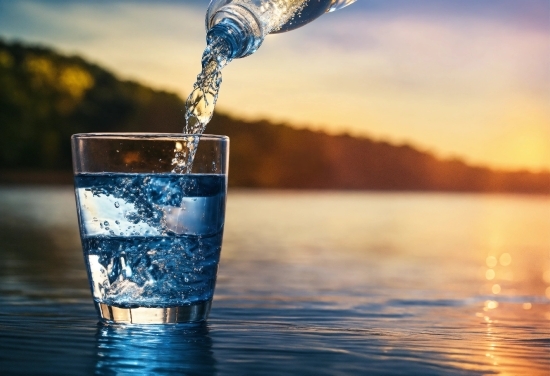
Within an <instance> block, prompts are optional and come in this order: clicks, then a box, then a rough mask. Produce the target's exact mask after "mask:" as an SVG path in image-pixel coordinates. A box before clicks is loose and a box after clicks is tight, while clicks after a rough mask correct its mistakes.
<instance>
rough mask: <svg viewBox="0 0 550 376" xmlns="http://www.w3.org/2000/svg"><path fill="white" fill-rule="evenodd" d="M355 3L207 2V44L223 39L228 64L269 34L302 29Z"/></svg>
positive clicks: (303, 0) (298, 0)
mask: <svg viewBox="0 0 550 376" xmlns="http://www.w3.org/2000/svg"><path fill="white" fill-rule="evenodd" d="M355 1H356V0H211V1H210V5H209V7H208V11H207V13H206V30H207V32H208V33H207V40H208V41H210V40H212V39H218V40H219V39H224V40H225V41H226V43H227V45H228V47H229V50H228V52H227V53H228V56H227V58H228V59H229V60H231V59H235V58H240V57H245V56H248V55H251V54H253V53H254V52H256V50H257V49H258V48H259V47H260V45H261V44H262V42H263V40H264V38H265V37H266V36H267V35H268V34H271V33H281V32H285V31H289V30H293V29H296V28H298V27H300V26H303V25H305V24H307V23H309V22H311V21H313V20H314V19H316V18H317V17H319V16H321V15H322V14H324V13H326V12H332V11H335V10H337V9H340V8H343V7H345V6H347V5H349V4H351V3H354V2H355Z"/></svg>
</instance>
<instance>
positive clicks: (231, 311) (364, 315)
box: [0, 187, 550, 375]
mask: <svg viewBox="0 0 550 376" xmlns="http://www.w3.org/2000/svg"><path fill="white" fill-rule="evenodd" d="M0 208H1V209H0V210H1V214H2V215H1V216H0V262H1V265H2V267H1V268H0V370H1V371H2V372H1V373H2V374H6V375H11V374H14V375H17V374H41V375H44V374H56V375H62V374H100V375H103V374H104V375H111V374H112V375H114V374H130V373H134V374H135V373H137V374H153V375H154V374H190V375H195V374H197V375H232V374H273V375H276V374H300V375H304V374H305V375H308V374H311V375H342V374H346V375H347V374H350V375H351V374H353V375H355V374H367V373H368V374H381V375H409V374H422V375H440V374H447V375H488V374H500V375H518V374H525V375H537V374H548V372H549V371H550V360H549V359H550V356H549V355H550V215H549V213H550V199H549V198H548V197H537V196H490V195H437V194H378V193H337V192H333V193H311V192H309V193H308V192H302V193H293V192H285V193H280V192H263V193H262V192H252V191H236V192H230V194H229V198H228V207H227V218H226V231H225V239H224V246H223V249H222V261H221V265H220V271H219V277H218V285H217V289H216V294H215V298H214V304H213V308H212V313H211V315H210V319H209V321H208V323H207V324H204V325H199V326H188V325H176V326H173V325H172V326H164V327H163V326H149V327H144V326H103V325H100V324H98V320H97V316H96V312H95V311H94V308H93V305H92V301H91V294H90V291H89V287H88V282H87V279H86V273H85V270H84V265H83V261H82V251H81V247H80V240H79V237H78V230H77V224H76V213H75V209H74V196H73V193H72V190H71V189H70V188H43V189H39V188H15V187H11V188H0Z"/></svg>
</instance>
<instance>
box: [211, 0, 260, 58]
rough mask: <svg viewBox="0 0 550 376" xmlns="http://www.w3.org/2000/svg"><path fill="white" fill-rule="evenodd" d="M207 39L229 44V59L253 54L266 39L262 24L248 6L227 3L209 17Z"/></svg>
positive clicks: (212, 41)
mask: <svg viewBox="0 0 550 376" xmlns="http://www.w3.org/2000/svg"><path fill="white" fill-rule="evenodd" d="M207 29H208V32H207V34H206V41H207V43H208V44H209V45H210V44H211V43H219V41H224V42H223V43H225V44H226V45H227V49H228V51H227V53H228V56H227V58H228V59H229V60H232V59H237V58H241V57H245V56H248V55H251V54H253V53H254V52H256V50H257V49H258V48H259V47H260V45H261V44H262V42H263V40H264V37H265V35H264V33H263V30H262V29H261V27H260V24H259V23H258V21H257V20H256V18H255V17H254V15H253V14H252V13H250V12H249V11H248V10H247V9H246V8H244V7H241V6H235V5H226V6H224V7H222V8H221V9H219V10H218V11H217V12H216V13H214V14H213V15H212V17H210V19H209V20H208V19H207Z"/></svg>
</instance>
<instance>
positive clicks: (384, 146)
mask: <svg viewBox="0 0 550 376" xmlns="http://www.w3.org/2000/svg"><path fill="white" fill-rule="evenodd" d="M183 110H184V103H183V101H182V100H181V99H180V98H179V97H177V96H176V95H174V94H170V93H166V92H162V91H155V90H152V89H150V88H147V87H145V86H143V85H140V84H138V83H135V82H130V81H121V80H119V79H117V78H116V77H115V76H114V75H113V74H111V73H110V72H108V71H106V70H104V69H102V68H100V67H99V66H97V65H94V64H90V63H88V62H86V61H84V60H83V59H81V58H79V57H75V56H72V57H69V56H63V55H60V54H58V53H56V52H55V51H53V50H51V49H47V48H42V47H30V46H23V45H21V44H18V43H11V44H8V43H6V42H3V41H2V40H0V169H2V170H4V171H6V170H12V171H13V170H35V171H36V170H64V169H66V170H69V169H70V165H71V151H70V142H69V140H70V136H71V135H72V134H74V133H83V132H169V133H179V132H181V131H182V130H183V127H184V117H183V115H184V113H183ZM207 132H208V133H215V134H225V135H228V136H229V137H230V138H231V158H230V174H229V177H230V178H229V182H230V185H231V186H240V187H256V188H309V189H313V188H321V189H371V190H438V191H472V192H528V193H546V194H549V193H550V173H548V172H544V173H538V174H535V173H530V172H527V171H519V172H502V171H493V170H491V169H489V168H484V167H472V166H469V165H467V164H466V163H464V162H462V161H460V160H440V159H438V158H436V157H434V156H433V155H431V154H429V153H426V152H421V151H418V150H416V149H414V148H413V147H411V146H408V145H401V146H395V145H391V144H389V143H385V142H376V141H373V140H370V139H367V138H355V137H351V136H346V135H342V136H330V135H327V134H324V133H321V132H313V131H309V130H297V129H293V128H291V127H289V126H285V125H275V124H272V123H269V122H267V121H259V122H244V121H240V120H236V119H234V118H231V117H229V116H226V115H223V114H219V113H218V114H216V115H215V116H214V118H213V119H212V121H211V123H210V124H209V125H208V127H207ZM0 180H1V179H0Z"/></svg>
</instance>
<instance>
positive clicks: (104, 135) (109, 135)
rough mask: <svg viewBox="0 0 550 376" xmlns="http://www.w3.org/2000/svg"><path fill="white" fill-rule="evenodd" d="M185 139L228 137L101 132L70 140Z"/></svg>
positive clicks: (224, 139)
mask: <svg viewBox="0 0 550 376" xmlns="http://www.w3.org/2000/svg"><path fill="white" fill-rule="evenodd" d="M187 137H199V138H200V139H204V140H220V141H229V137H228V136H223V135H216V134H186V133H148V132H142V133H140V132H101V133H76V134H73V135H72V136H71V139H98V140H118V139H121V140H143V141H148V140H150V141H152V140H174V141H178V140H182V139H183V138H187Z"/></svg>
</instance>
